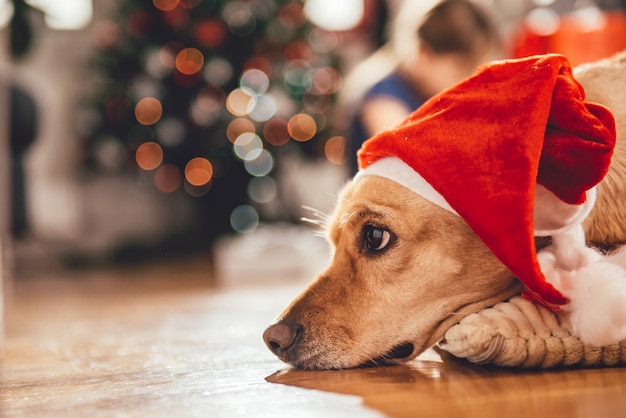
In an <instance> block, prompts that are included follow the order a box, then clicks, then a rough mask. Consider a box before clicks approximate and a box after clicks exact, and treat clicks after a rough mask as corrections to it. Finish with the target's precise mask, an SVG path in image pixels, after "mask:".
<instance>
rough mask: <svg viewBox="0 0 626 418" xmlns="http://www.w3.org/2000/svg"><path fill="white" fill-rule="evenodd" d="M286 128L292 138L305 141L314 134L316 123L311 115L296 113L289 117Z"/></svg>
mask: <svg viewBox="0 0 626 418" xmlns="http://www.w3.org/2000/svg"><path fill="white" fill-rule="evenodd" d="M287 130H288V131H289V135H291V137H292V138H293V139H295V140H296V141H298V142H305V141H308V140H309V139H311V138H313V137H314V136H315V133H316V132H317V124H316V123H315V119H313V118H312V117H311V116H309V115H307V114H304V113H298V114H297V115H294V116H292V117H291V118H290V119H289V122H288V123H287Z"/></svg>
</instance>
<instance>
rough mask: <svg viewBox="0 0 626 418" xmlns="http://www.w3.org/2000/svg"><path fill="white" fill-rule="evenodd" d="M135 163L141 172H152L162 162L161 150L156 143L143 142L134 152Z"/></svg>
mask: <svg viewBox="0 0 626 418" xmlns="http://www.w3.org/2000/svg"><path fill="white" fill-rule="evenodd" d="M135 161H137V165H138V166H139V167H141V168H142V169H143V170H146V171H147V170H154V169H155V168H157V167H158V166H160V165H161V163H162V162H163V149H162V148H161V146H160V145H159V144H157V143H156V142H144V143H143V144H141V145H139V147H138V148H137V151H136V152H135Z"/></svg>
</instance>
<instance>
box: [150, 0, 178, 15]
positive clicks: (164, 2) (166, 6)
mask: <svg viewBox="0 0 626 418" xmlns="http://www.w3.org/2000/svg"><path fill="white" fill-rule="evenodd" d="M178 3H180V0H152V4H154V7H156V8H157V9H159V10H161V11H162V12H169V11H170V10H174V9H175V8H176V6H178Z"/></svg>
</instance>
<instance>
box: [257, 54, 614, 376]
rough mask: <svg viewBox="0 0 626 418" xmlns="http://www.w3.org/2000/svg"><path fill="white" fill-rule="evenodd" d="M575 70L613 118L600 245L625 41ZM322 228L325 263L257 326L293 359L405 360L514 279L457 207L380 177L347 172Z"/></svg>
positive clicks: (510, 289) (597, 236)
mask: <svg viewBox="0 0 626 418" xmlns="http://www.w3.org/2000/svg"><path fill="white" fill-rule="evenodd" d="M575 74H576V78H577V79H578V81H579V82H581V84H582V85H583V86H584V88H585V91H586V94H587V100H588V101H591V102H596V103H600V104H603V105H605V106H607V107H608V108H609V109H611V110H612V112H613V114H614V116H615V119H616V125H617V132H618V140H617V146H616V148H615V153H614V156H613V159H612V162H611V167H610V170H609V173H608V175H607V176H606V178H605V179H604V180H603V181H602V183H600V184H599V185H598V198H597V203H596V205H595V207H594V209H593V211H592V212H591V214H590V215H589V217H588V218H587V219H586V220H585V223H584V227H585V233H586V237H587V239H588V242H589V244H590V245H593V246H597V247H600V248H602V249H604V250H607V251H610V250H612V249H614V248H616V247H619V246H620V245H622V244H624V243H626V206H625V203H624V202H626V138H622V137H623V136H624V135H626V79H625V78H624V74H626V53H624V54H621V55H618V56H616V57H614V58H611V59H608V60H604V61H600V62H597V63H594V64H590V65H585V66H582V67H579V68H577V69H576V72H575ZM327 229H328V238H329V240H330V242H331V244H332V248H333V254H332V260H331V263H330V266H329V267H328V268H327V269H326V270H325V271H324V272H323V273H322V274H320V275H319V277H317V279H316V280H315V281H314V282H313V283H311V284H310V285H309V287H308V288H307V289H306V290H304V292H303V293H302V294H301V295H300V296H298V297H297V298H296V299H295V300H294V301H293V302H292V303H291V304H290V305H289V306H288V307H287V308H286V309H285V310H284V312H283V313H282V314H280V315H279V317H278V319H277V320H276V322H275V323H274V324H273V325H271V326H270V327H269V328H268V329H267V330H266V331H265V333H264V340H265V342H266V344H267V346H268V347H269V348H270V350H271V351H273V352H274V353H275V354H276V355H277V356H278V357H279V358H280V359H282V360H283V361H285V362H287V363H290V364H292V365H293V366H296V367H299V368H304V369H338V368H351V367H358V366H362V365H368V364H374V365H383V364H395V363H401V362H406V361H408V360H411V359H413V358H414V357H416V356H417V355H419V354H420V353H422V352H423V351H424V350H426V349H428V348H429V347H431V346H433V345H434V344H436V343H437V342H438V341H440V340H441V339H442V337H443V335H444V332H445V331H446V330H447V329H448V328H449V327H451V326H452V325H454V324H456V323H458V322H459V321H460V320H461V319H462V318H463V317H464V316H466V315H468V314H470V313H473V312H476V311H479V310H481V309H484V308H486V307H489V306H492V305H494V304H495V303H497V302H500V301H504V300H506V299H508V298H510V297H512V296H514V295H517V294H519V293H520V291H521V290H522V284H521V283H520V282H519V281H518V280H517V279H515V278H514V277H513V275H512V274H511V273H510V271H509V270H508V269H507V268H506V267H504V266H503V265H502V264H501V262H500V261H499V260H498V259H496V257H495V256H494V255H493V254H492V253H491V252H490V251H489V250H488V249H487V247H486V246H485V245H484V244H483V243H482V241H481V240H480V239H479V238H478V237H477V236H476V235H475V234H474V232H473V231H472V230H471V229H470V228H469V227H468V226H467V225H466V224H465V222H464V221H463V220H462V219H461V218H460V217H459V216H456V215H454V214H452V213H450V212H448V211H446V210H445V209H442V208H440V207H438V206H436V205H434V204H433V203H430V202H429V201H427V200H426V199H424V198H422V197H420V196H419V195H417V194H416V193H412V192H409V191H408V190H407V189H405V188H404V187H403V186H401V185H399V184H397V183H395V182H394V181H391V180H388V179H386V178H382V177H378V176H365V177H363V178H360V179H359V180H358V181H354V182H351V183H349V184H347V185H346V187H345V188H344V190H343V191H342V193H341V195H340V198H339V201H338V204H337V207H336V209H335V211H334V213H333V214H332V216H331V217H330V218H329V220H328V225H327ZM541 245H542V243H541V242H538V246H539V247H540V246H541ZM388 248H389V249H391V250H390V251H385V250H386V249H388Z"/></svg>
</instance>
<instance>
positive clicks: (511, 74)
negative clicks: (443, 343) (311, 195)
mask: <svg viewBox="0 0 626 418" xmlns="http://www.w3.org/2000/svg"><path fill="white" fill-rule="evenodd" d="M584 99H585V95H584V90H583V88H582V86H581V85H580V84H579V83H578V82H577V81H576V80H575V79H574V77H573V75H572V70H571V66H570V64H569V62H568V61H567V59H566V58H565V57H563V56H561V55H556V54H550V55H542V56H534V57H528V58H524V59H518V60H505V61H498V62H494V63H490V64H488V65H486V66H484V67H482V68H480V69H479V71H478V72H477V73H476V74H475V75H474V76H472V77H470V78H468V79H466V80H464V81H463V82H461V83H459V84H457V85H455V86H453V87H451V88H449V89H447V90H445V91H443V92H442V93H440V94H438V95H437V96H435V97H433V98H431V99H430V100H429V101H427V102H426V103H425V104H424V105H423V106H421V107H420V108H419V109H417V110H416V111H415V112H414V113H413V114H412V115H411V116H409V118H407V119H406V120H405V121H404V122H403V123H402V124H400V125H399V126H398V127H396V128H395V129H391V130H389V131H385V132H382V133H379V134H377V135H375V136H374V137H372V138H370V139H369V140H367V141H366V142H365V143H364V144H363V146H362V148H361V149H360V150H359V152H358V160H359V170H360V171H359V173H357V175H356V176H355V181H357V180H358V179H359V178H360V177H363V176H366V175H379V176H383V177H387V178H389V179H392V180H394V181H396V182H398V183H400V184H402V185H404V186H406V187H407V188H409V189H410V190H412V191H414V192H416V193H419V194H420V195H422V196H423V197H425V198H427V199H429V200H430V201H432V202H433V203H435V204H438V205H439V206H441V207H444V208H446V209H448V210H450V211H452V212H454V213H456V214H458V215H459V216H461V217H462V218H463V219H464V220H465V221H466V222H467V224H468V225H469V226H470V227H471V228H472V229H473V230H474V232H475V233H476V234H477V235H478V237H480V239H481V240H482V241H483V242H484V243H485V244H486V245H487V247H488V248H489V249H490V250H491V251H492V252H493V253H494V254H495V255H496V257H498V258H499V259H500V261H502V263H503V264H504V265H505V266H507V267H508V268H509V269H510V270H511V272H512V273H513V274H514V275H515V276H516V277H518V278H519V279H520V280H521V281H522V282H523V283H524V285H525V286H526V289H525V291H524V295H525V296H526V297H527V298H530V299H533V300H535V301H537V302H539V303H541V304H543V305H545V306H547V307H549V308H551V309H553V310H559V309H563V310H568V311H570V312H571V315H570V321H571V323H572V326H573V329H574V331H575V332H576V333H577V334H578V335H579V336H580V337H581V339H583V340H584V341H585V342H587V343H590V344H595V345H599V346H600V345H607V344H612V343H615V342H617V341H620V340H622V339H624V338H626V271H625V270H624V268H623V263H624V260H626V251H622V252H621V258H620V259H616V257H606V256H602V255H601V254H599V253H598V252H596V251H595V250H593V249H591V248H589V247H587V246H586V244H585V236H584V232H583V228H582V221H583V220H584V219H585V217H586V216H587V215H588V214H589V212H590V211H591V209H592V207H593V205H594V203H595V188H594V186H595V185H596V184H597V183H598V182H600V181H601V180H602V179H603V178H604V176H605V175H606V173H607V171H608V167H609V163H610V160H611V156H612V153H613V148H614V145H615V137H616V134H615V121H614V119H613V115H612V114H611V112H610V111H609V110H608V109H606V108H605V107H603V106H601V105H598V104H594V103H589V102H586V101H585V100H584ZM535 236H551V237H552V244H551V245H550V246H549V247H548V248H546V249H543V250H542V251H540V252H539V253H537V251H536V247H535V241H534V237H535ZM620 263H622V266H620V265H619V264H620Z"/></svg>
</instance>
